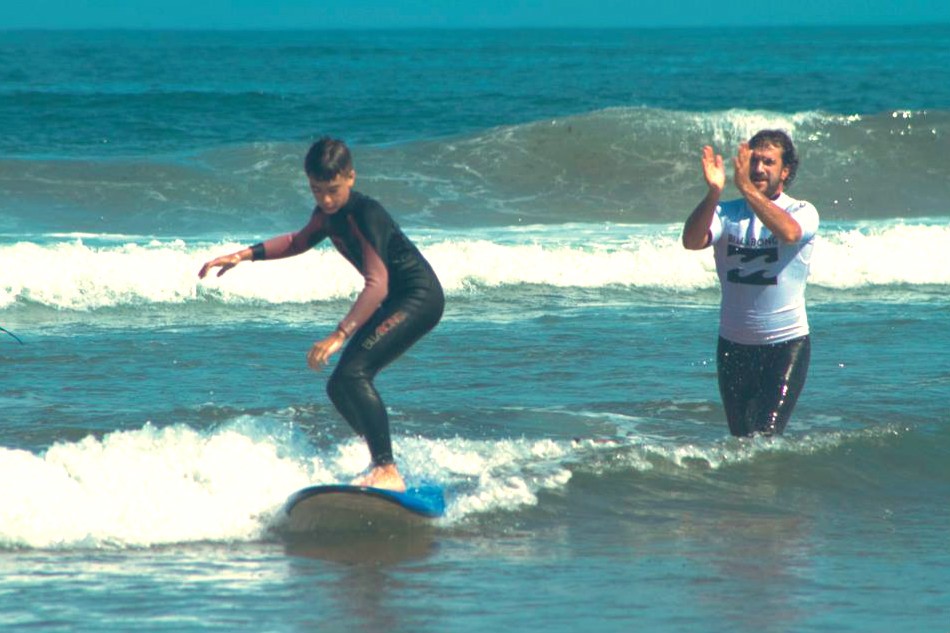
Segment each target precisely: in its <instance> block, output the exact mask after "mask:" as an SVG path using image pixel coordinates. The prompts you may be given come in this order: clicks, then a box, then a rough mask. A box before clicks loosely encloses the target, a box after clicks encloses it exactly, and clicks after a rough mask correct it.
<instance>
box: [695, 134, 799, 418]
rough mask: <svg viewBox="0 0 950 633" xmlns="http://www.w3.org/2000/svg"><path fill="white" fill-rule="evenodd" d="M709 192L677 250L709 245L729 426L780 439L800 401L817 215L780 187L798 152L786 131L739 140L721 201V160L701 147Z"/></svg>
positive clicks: (788, 180)
mask: <svg viewBox="0 0 950 633" xmlns="http://www.w3.org/2000/svg"><path fill="white" fill-rule="evenodd" d="M702 164H703V175H704V176H705V178H706V184H707V186H708V191H707V192H706V197H705V198H703V200H702V201H701V202H700V203H699V205H698V206H697V207H696V208H695V209H694V210H693V212H692V213H691V214H690V216H689V218H688V219H687V220H686V224H685V225H684V227H683V246H685V247H686V248H688V249H690V250H700V249H703V248H706V247H707V246H709V245H713V246H714V253H715V260H716V271H717V272H718V275H719V282H720V285H721V287H722V304H721V306H720V313H719V345H718V349H717V354H716V366H717V369H718V374H719V392H720V394H721V396H722V402H723V405H724V407H725V410H726V419H727V420H728V422H729V431H730V432H731V433H732V434H733V435H736V436H751V435H755V434H761V435H779V434H781V433H782V431H783V430H784V429H785V425H786V424H787V423H788V420H789V418H790V417H791V415H792V409H794V407H795V403H796V402H797V400H798V396H799V394H800V393H801V390H802V387H803V386H804V385H805V377H806V375H807V374H808V362H809V359H810V357H811V340H810V338H809V330H808V318H807V315H806V314H805V282H806V279H807V278H808V267H809V264H810V262H811V254H812V248H813V245H814V238H815V234H816V233H817V231H818V211H817V210H815V207H814V206H812V205H811V204H810V203H808V202H805V201H801V200H795V199H794V198H791V197H790V196H789V195H788V194H786V193H785V189H786V188H788V186H789V185H790V184H791V183H792V180H793V179H794V178H795V171H796V170H797V168H798V157H797V156H796V153H795V146H794V145H793V144H792V140H791V138H789V136H788V134H786V133H785V132H782V131H779V130H762V131H760V132H758V133H757V134H755V136H753V137H752V138H751V139H750V140H749V142H748V143H742V144H741V145H739V151H738V156H736V158H735V159H734V166H735V171H734V177H733V178H734V182H735V185H736V188H738V189H739V192H740V193H741V194H742V197H741V198H739V199H737V200H730V201H728V202H722V203H720V200H719V199H720V196H721V195H722V190H723V188H724V187H725V184H726V170H725V168H724V166H723V159H722V156H720V155H717V154H715V153H714V152H713V149H712V147H710V146H708V145H707V146H705V147H704V148H703V158H702Z"/></svg>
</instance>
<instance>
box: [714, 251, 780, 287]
mask: <svg viewBox="0 0 950 633" xmlns="http://www.w3.org/2000/svg"><path fill="white" fill-rule="evenodd" d="M728 255H729V257H734V256H736V255H738V256H739V261H740V262H742V263H743V264H747V263H749V262H751V261H755V260H756V259H762V260H763V262H764V263H766V264H773V263H775V262H777V261H778V248H746V247H743V246H733V245H732V244H730V245H729V250H728ZM726 280H727V281H730V282H732V283H735V284H747V285H751V286H775V285H778V277H776V276H774V275H773V276H769V275H766V272H765V271H764V270H757V271H755V272H753V273H751V274H748V275H743V274H742V269H741V268H733V269H732V270H730V271H728V272H727V273H726Z"/></svg>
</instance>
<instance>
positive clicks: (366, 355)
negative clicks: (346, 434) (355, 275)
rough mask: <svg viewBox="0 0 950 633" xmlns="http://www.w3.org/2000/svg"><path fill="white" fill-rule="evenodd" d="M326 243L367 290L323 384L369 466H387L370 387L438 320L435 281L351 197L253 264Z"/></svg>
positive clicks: (257, 255) (397, 236)
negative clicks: (360, 440)
mask: <svg viewBox="0 0 950 633" xmlns="http://www.w3.org/2000/svg"><path fill="white" fill-rule="evenodd" d="M327 237H329V238H330V240H331V241H332V242H333V244H334V246H336V248H337V250H338V251H339V252H340V253H341V254H342V255H343V256H344V257H345V258H346V259H347V260H348V261H349V262H350V263H351V264H353V266H354V267H355V268H356V269H357V270H358V271H359V272H360V274H362V275H363V277H364V280H365V285H364V289H363V291H362V292H361V293H360V295H359V297H358V298H357V300H356V302H355V303H354V304H353V307H352V309H351V310H350V312H349V313H348V314H347V315H346V317H344V318H343V320H342V321H341V322H340V325H339V327H340V329H341V330H343V332H344V333H346V334H347V336H348V337H350V340H349V342H348V343H347V345H346V347H345V348H344V350H343V353H342V355H341V356H340V360H339V362H338V363H337V366H336V369H335V370H334V372H333V375H332V376H330V380H329V382H328V383H327V393H328V394H329V396H330V400H332V401H333V404H334V406H336V408H337V410H338V411H339V412H340V414H341V415H343V417H344V418H345V419H346V421H347V422H348V423H349V424H350V426H351V427H353V429H354V430H355V431H356V432H357V433H359V434H360V435H362V436H363V437H364V438H365V439H366V443H367V445H368V446H369V450H370V454H371V455H372V458H373V463H374V464H376V465H378V466H382V465H386V464H391V463H393V452H392V442H391V439H390V433H389V417H388V415H387V413H386V407H385V405H384V404H383V401H382V399H381V398H380V396H379V393H378V392H377V391H376V387H375V386H374V385H373V379H374V378H375V376H376V374H377V373H379V371H380V370H381V369H382V368H383V367H385V366H386V365H388V364H389V363H391V362H392V361H394V360H396V359H397V358H399V356H400V355H401V354H402V353H403V352H405V351H406V350H407V349H409V348H410V347H411V346H412V345H413V344H414V343H415V342H416V341H418V340H419V339H420V338H422V337H423V336H424V335H425V334H426V333H427V332H429V330H431V329H432V328H434V327H435V326H436V324H437V323H438V322H439V320H440V319H441V317H442V311H443V309H444V307H445V298H444V295H443V292H442V286H441V284H440V283H439V279H438V277H436V275H435V272H434V271H433V270H432V267H431V266H430V265H429V262H427V261H426V260H425V258H424V257H423V256H422V254H421V253H420V252H419V250H418V249H417V248H416V247H415V245H413V243H412V242H410V241H409V239H408V238H407V237H406V236H405V234H404V233H403V232H402V230H400V228H399V226H398V225H397V224H396V222H395V221H394V220H393V219H392V217H391V216H390V215H389V213H387V212H386V210H385V209H384V208H383V207H382V205H380V204H379V203H378V202H376V201H375V200H373V199H372V198H370V197H368V196H364V195H363V194H361V193H359V192H357V191H351V192H350V198H349V200H348V201H347V203H346V204H345V205H344V206H343V207H342V208H340V209H339V210H338V211H337V212H336V213H334V214H332V215H329V214H326V213H324V212H323V211H322V210H320V209H319V208H317V209H315V210H314V212H313V215H312V216H311V219H310V222H308V223H307V226H305V227H304V228H303V229H301V230H300V231H297V232H296V233H291V234H288V235H284V236H280V237H276V238H272V239H270V240H267V241H266V242H263V243H261V244H255V245H254V246H252V247H251V248H252V250H253V252H254V257H253V258H254V259H276V258H280V257H288V256H290V255H296V254H298V253H301V252H303V251H305V250H307V249H309V248H311V247H313V246H315V245H316V244H318V243H320V242H321V241H323V240H324V239H325V238H327Z"/></svg>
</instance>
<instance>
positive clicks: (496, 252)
mask: <svg viewBox="0 0 950 633" xmlns="http://www.w3.org/2000/svg"><path fill="white" fill-rule="evenodd" d="M420 245H421V247H422V248H423V250H424V251H425V254H426V256H427V257H428V259H429V260H430V261H431V262H432V264H433V266H434V268H435V269H436V270H437V271H438V272H439V277H440V279H441V280H442V282H443V285H444V286H445V288H446V290H447V291H448V293H449V294H450V295H451V294H453V293H468V292H471V291H472V289H473V288H476V289H482V290H484V291H486V292H490V291H491V289H493V288H500V287H511V286H518V285H523V284H540V285H549V286H553V287H558V288H588V289H590V288H605V289H609V288H616V287H626V288H641V289H656V290H667V291H674V292H689V291H695V290H698V289H706V288H714V287H715V286H716V284H717V281H716V277H715V271H714V266H713V262H712V256H711V253H710V252H709V251H703V252H698V253H697V252H690V251H686V250H684V249H683V248H682V247H681V246H680V244H679V236H678V227H677V226H670V225H655V226H648V227H644V226H642V225H641V226H633V225H631V226H623V225H597V226H594V225H587V226H577V225H574V226H569V227H564V226H561V227H558V226H555V227H547V228H545V227H529V228H527V229H525V228H517V229H516V228H512V229H508V230H496V231H494V232H484V233H483V234H479V233H472V232H469V233H468V234H465V235H460V234H455V235H451V234H445V233H440V234H436V235H431V236H429V237H428V238H427V239H426V240H424V241H420ZM240 246H241V245H240V244H237V243H230V244H217V245H213V246H209V245H208V244H186V243H185V242H183V241H180V240H178V241H168V242H158V241H147V242H143V243H128V244H122V245H109V244H106V245H98V246H92V245H90V244H88V243H87V241H83V240H79V239H76V240H69V241H62V242H57V241H53V242H50V243H38V242H19V243H15V244H10V245H6V246H0V307H8V306H10V305H11V304H13V303H15V302H17V301H28V302H33V303H38V304H42V305H46V306H50V307H54V308H58V309H71V310H94V309H97V308H103V307H112V306H138V305H148V304H182V303H189V302H196V301H215V302H222V303H243V302H260V303H271V304H280V303H304V302H312V301H327V300H334V299H348V298H351V297H353V296H355V294H356V293H357V292H359V290H360V282H361V279H360V277H359V275H358V274H357V273H356V272H355V271H354V270H353V268H352V267H351V266H350V265H349V264H348V263H347V262H345V261H344V260H343V259H342V258H341V257H339V256H338V255H337V254H336V253H335V252H333V251H332V249H329V248H319V249H315V250H313V251H311V252H308V253H306V254H304V255H302V256H299V257H294V258H289V259H285V260H278V261H269V262H255V263H244V264H242V265H241V266H239V267H238V268H236V269H235V270H233V271H230V272H228V273H227V274H226V275H224V276H222V277H220V278H219V277H217V276H215V275H214V274H212V275H211V276H209V277H208V278H207V279H205V280H199V279H198V277H197V271H198V268H199V267H200V266H201V264H202V263H203V262H204V261H206V260H208V259H210V258H211V257H213V256H214V255H217V254H220V253H225V252H229V251H231V250H235V249H237V248H239V247H240ZM948 251H950V227H947V226H945V225H943V224H941V223H916V224H911V223H897V222H886V223H885V222H881V223H876V224H870V223H864V224H861V225H846V226H840V227H835V226H831V227H825V228H823V229H822V231H821V233H820V235H819V238H818V242H817V245H816V248H815V252H814V260H813V263H812V272H811V278H810V283H811V284H813V285H816V286H823V287H827V288H834V289H840V288H864V287H872V286H891V285H928V284H936V285H946V284H950V266H947V265H946V255H945V253H947V252H948Z"/></svg>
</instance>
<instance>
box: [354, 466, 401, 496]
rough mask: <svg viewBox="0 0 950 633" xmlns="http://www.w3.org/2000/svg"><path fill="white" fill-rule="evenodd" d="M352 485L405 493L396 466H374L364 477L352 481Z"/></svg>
mask: <svg viewBox="0 0 950 633" xmlns="http://www.w3.org/2000/svg"><path fill="white" fill-rule="evenodd" d="M352 485H354V486H369V487H371V488H382V489H384V490H395V491H396V492H405V491H406V482H405V481H403V478H402V475H400V474H399V470H397V469H396V464H386V465H385V466H374V467H373V468H371V469H370V471H369V472H368V473H366V474H365V475H364V476H362V477H358V478H356V479H354V480H353V482H352Z"/></svg>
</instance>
